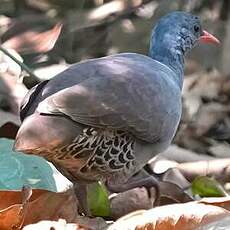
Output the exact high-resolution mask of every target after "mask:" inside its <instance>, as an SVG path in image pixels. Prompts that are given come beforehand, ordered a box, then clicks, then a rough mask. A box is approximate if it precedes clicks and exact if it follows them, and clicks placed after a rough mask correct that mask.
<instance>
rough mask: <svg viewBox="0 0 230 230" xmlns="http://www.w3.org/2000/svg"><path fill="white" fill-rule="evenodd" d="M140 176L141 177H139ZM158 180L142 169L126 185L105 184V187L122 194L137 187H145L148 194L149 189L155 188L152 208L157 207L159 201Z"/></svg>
mask: <svg viewBox="0 0 230 230" xmlns="http://www.w3.org/2000/svg"><path fill="white" fill-rule="evenodd" d="M140 175H141V176H140ZM159 183H160V181H159V178H158V177H157V176H156V175H153V174H151V175H149V174H148V173H147V172H146V171H145V170H144V169H143V170H141V171H140V173H138V174H136V175H134V176H132V177H131V178H130V179H129V180H128V181H127V182H126V183H124V184H119V185H113V184H111V183H109V181H108V182H107V184H106V185H107V187H108V189H109V190H110V191H111V192H116V193H118V192H124V191H127V190H130V189H133V188H137V187H145V188H146V189H147V191H148V192H149V193H150V189H151V188H152V187H154V188H155V191H156V198H155V200H154V202H153V206H158V205H159V201H160V186H159Z"/></svg>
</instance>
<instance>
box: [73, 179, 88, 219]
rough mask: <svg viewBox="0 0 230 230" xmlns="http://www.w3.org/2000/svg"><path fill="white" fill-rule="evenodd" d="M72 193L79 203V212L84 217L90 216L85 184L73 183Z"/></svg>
mask: <svg viewBox="0 0 230 230" xmlns="http://www.w3.org/2000/svg"><path fill="white" fill-rule="evenodd" d="M74 191H75V194H76V196H77V199H78V201H79V206H80V207H79V208H80V212H81V213H84V214H85V215H86V216H91V212H90V209H89V207H88V201H87V184H76V183H74Z"/></svg>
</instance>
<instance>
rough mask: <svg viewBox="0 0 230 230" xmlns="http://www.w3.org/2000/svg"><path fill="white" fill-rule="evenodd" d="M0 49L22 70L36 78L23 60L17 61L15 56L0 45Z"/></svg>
mask: <svg viewBox="0 0 230 230" xmlns="http://www.w3.org/2000/svg"><path fill="white" fill-rule="evenodd" d="M0 50H1V51H2V52H3V53H4V54H6V55H7V56H8V57H10V58H11V59H12V60H13V61H15V62H16V63H17V64H18V65H19V66H20V67H21V68H22V69H23V70H25V71H26V72H27V73H28V74H29V75H30V76H31V77H33V78H35V79H38V77H37V76H36V75H35V74H34V73H33V71H32V70H31V69H30V68H29V67H28V66H27V65H25V64H24V63H23V62H21V61H19V60H18V59H17V58H15V57H14V56H13V55H12V54H11V53H10V52H9V51H8V50H7V49H5V48H3V47H2V46H0Z"/></svg>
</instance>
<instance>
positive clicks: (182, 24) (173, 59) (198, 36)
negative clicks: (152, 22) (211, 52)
mask: <svg viewBox="0 0 230 230" xmlns="http://www.w3.org/2000/svg"><path fill="white" fill-rule="evenodd" d="M198 41H202V42H206V43H207V42H209V43H219V41H218V39H217V38H215V37H214V36H213V35H211V34H209V33H208V32H206V31H204V30H203V29H202V26H201V22H200V19H199V17H197V16H194V15H192V14H190V13H186V12H180V11H176V12H172V13H169V14H168V15H166V16H164V17H162V18H161V19H160V20H159V21H158V22H157V24H156V26H155V27H154V28H153V30H152V34H151V41H150V48H149V56H150V57H152V58H153V59H155V60H157V61H160V62H162V63H164V64H165V65H167V66H169V67H170V68H172V69H173V70H174V71H176V72H177V73H178V74H180V75H183V63H184V55H185V54H186V53H187V52H189V51H190V50H191V49H192V48H193V47H194V46H195V45H196V44H197V42H198Z"/></svg>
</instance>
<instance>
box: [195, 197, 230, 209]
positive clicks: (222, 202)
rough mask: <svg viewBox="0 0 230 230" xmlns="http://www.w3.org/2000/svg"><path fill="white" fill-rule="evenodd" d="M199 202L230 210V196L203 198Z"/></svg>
mask: <svg viewBox="0 0 230 230" xmlns="http://www.w3.org/2000/svg"><path fill="white" fill-rule="evenodd" d="M198 203H201V204H210V205H215V206H218V207H221V208H224V209H226V210H228V211H230V197H213V198H212V197H211V198H203V199H201V200H200V201H198Z"/></svg>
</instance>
